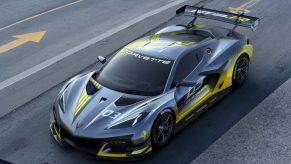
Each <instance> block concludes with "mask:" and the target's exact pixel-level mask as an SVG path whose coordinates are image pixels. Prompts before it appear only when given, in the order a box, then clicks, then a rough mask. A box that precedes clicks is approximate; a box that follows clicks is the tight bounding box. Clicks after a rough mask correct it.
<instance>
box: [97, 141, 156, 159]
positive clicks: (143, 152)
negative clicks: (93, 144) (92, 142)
mask: <svg viewBox="0 0 291 164" xmlns="http://www.w3.org/2000/svg"><path fill="white" fill-rule="evenodd" d="M106 146H107V144H104V145H103V146H102V148H101V149H100V150H99V152H98V153H97V156H103V157H122V158H126V157H130V155H137V154H147V153H149V152H151V151H152V150H153V149H152V146H151V142H149V144H148V145H147V146H146V147H144V148H142V149H140V150H135V151H133V152H132V153H130V154H121V153H106V152H104V149H105V147H106Z"/></svg>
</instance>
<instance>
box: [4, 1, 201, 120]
mask: <svg viewBox="0 0 291 164" xmlns="http://www.w3.org/2000/svg"><path fill="white" fill-rule="evenodd" d="M197 1H198V0H197ZM192 2H193V1H192ZM187 3H189V0H177V1H174V2H172V3H169V4H167V5H165V6H163V7H160V8H158V9H155V10H153V11H151V12H148V13H145V14H143V15H141V16H139V17H137V18H135V19H133V20H130V21H128V22H126V23H124V24H122V25H120V26H118V27H115V28H113V29H111V30H109V31H107V32H105V33H103V34H102V35H99V36H97V37H96V38H93V39H91V40H89V41H87V42H84V43H83V44H81V45H79V46H77V47H74V48H72V49H69V50H67V51H66V52H64V53H61V54H59V55H57V56H55V57H53V58H51V59H49V60H47V61H44V62H43V63H40V64H38V65H36V66H34V67H32V68H30V69H28V70H25V71H24V72H22V73H20V74H18V75H16V76H14V77H11V78H9V79H7V80H5V81H3V82H1V83H0V104H1V105H0V117H2V116H4V115H5V114H7V113H9V112H11V111H13V110H14V109H16V108H17V107H19V106H21V105H23V104H25V103H27V102H29V101H31V100H32V99H34V98H36V97H37V96H39V95H40V94H42V93H44V92H45V91H47V90H48V89H50V88H52V87H53V86H55V85H57V84H59V83H60V82H62V81H64V80H66V79H68V78H69V77H71V76H73V75H74V74H76V73H78V72H80V71H81V70H83V69H84V68H86V67H88V66H89V65H92V64H94V62H96V61H97V56H98V55H102V56H106V55H109V54H111V53H112V52H114V51H116V50H118V49H119V48H120V47H122V46H124V45H125V44H127V43H128V42H130V41H132V40H134V39H136V38H137V37H139V36H141V35H143V34H144V33H146V32H148V31H150V30H151V29H153V28H155V27H157V26H159V25H160V24H161V23H163V22H165V21H167V20H169V19H170V18H172V17H174V16H175V11H176V9H177V8H179V7H180V6H182V5H184V4H187ZM47 101H53V100H47Z"/></svg>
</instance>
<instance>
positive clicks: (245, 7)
mask: <svg viewBox="0 0 291 164" xmlns="http://www.w3.org/2000/svg"><path fill="white" fill-rule="evenodd" d="M259 2H260V0H248V1H247V2H246V3H244V4H242V5H240V6H239V7H229V8H228V10H229V11H230V12H232V13H234V14H241V13H245V14H246V13H250V12H251V10H250V8H251V7H253V6H254V5H256V4H257V3H259Z"/></svg>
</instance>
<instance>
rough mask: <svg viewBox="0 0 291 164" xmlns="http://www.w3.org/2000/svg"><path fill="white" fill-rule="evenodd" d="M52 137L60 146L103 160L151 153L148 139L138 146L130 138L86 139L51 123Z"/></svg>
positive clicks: (135, 157)
mask: <svg viewBox="0 0 291 164" xmlns="http://www.w3.org/2000/svg"><path fill="white" fill-rule="evenodd" d="M50 129H51V132H52V135H53V137H54V138H55V140H56V141H57V142H58V143H59V144H60V145H70V146H72V147H74V148H76V149H79V150H81V151H85V152H88V153H90V154H93V155H95V156H96V157H98V158H105V159H117V160H122V159H139V158H143V157H145V156H147V155H148V154H150V153H151V152H152V146H151V142H150V139H148V140H146V141H145V142H144V143H142V144H139V145H133V144H132V143H131V140H130V138H131V136H123V137H118V138H116V137H115V138H103V139H88V138H80V137H75V136H73V135H71V134H70V133H69V132H68V131H67V130H66V129H65V128H63V127H62V126H61V125H58V124H57V123H56V122H55V121H53V122H52V123H51V125H50Z"/></svg>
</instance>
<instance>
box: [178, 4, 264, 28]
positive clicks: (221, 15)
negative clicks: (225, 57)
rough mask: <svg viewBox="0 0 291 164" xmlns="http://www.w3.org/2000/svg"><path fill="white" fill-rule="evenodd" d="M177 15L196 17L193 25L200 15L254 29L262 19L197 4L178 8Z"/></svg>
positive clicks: (192, 22)
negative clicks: (196, 5) (197, 5)
mask: <svg viewBox="0 0 291 164" xmlns="http://www.w3.org/2000/svg"><path fill="white" fill-rule="evenodd" d="M176 14H177V15H181V14H183V15H186V16H192V17H195V18H194V19H193V20H192V21H191V22H190V23H189V24H188V26H190V27H191V26H193V24H194V22H195V21H196V19H197V18H198V17H201V18H206V19H213V20H217V21H221V22H226V23H230V24H234V25H235V27H234V28H233V30H234V29H235V28H236V27H237V26H242V27H247V28H251V29H252V30H253V31H255V30H256V29H257V27H258V25H259V22H260V19H259V18H257V17H252V16H246V15H244V14H233V13H229V12H225V11H218V10H212V9H207V8H203V7H195V6H189V5H185V6H183V7H181V8H180V9H178V10H177V11H176Z"/></svg>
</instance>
